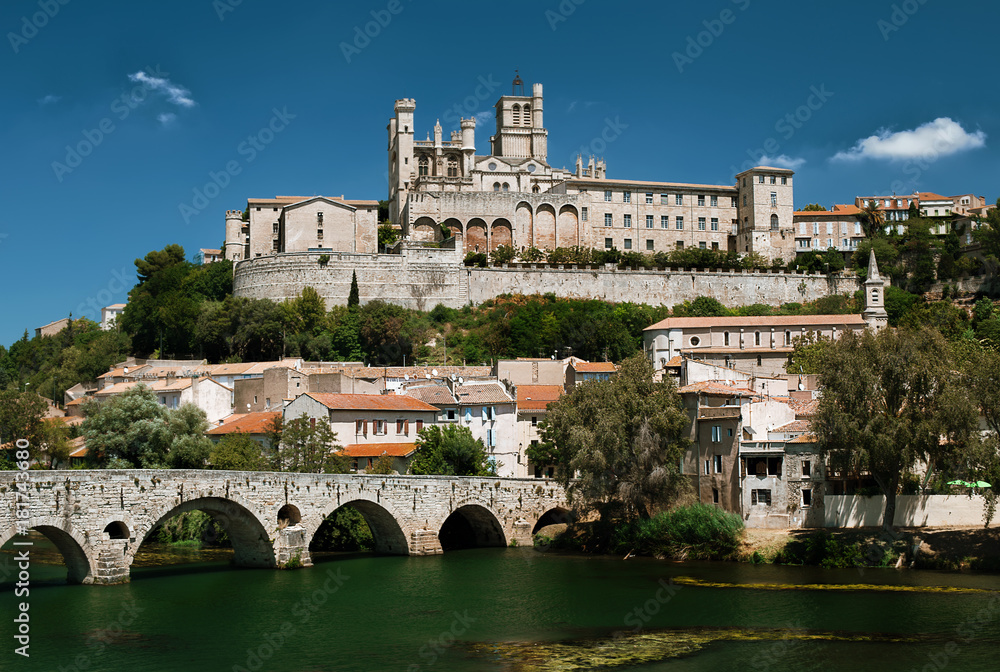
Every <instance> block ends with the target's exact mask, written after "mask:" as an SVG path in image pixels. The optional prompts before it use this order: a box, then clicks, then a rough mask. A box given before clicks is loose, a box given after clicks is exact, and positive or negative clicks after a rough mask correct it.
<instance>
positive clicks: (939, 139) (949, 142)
mask: <svg viewBox="0 0 1000 672" xmlns="http://www.w3.org/2000/svg"><path fill="white" fill-rule="evenodd" d="M984 146H986V134H985V133H983V132H982V131H976V132H975V133H969V132H967V131H966V130H965V129H964V128H962V126H961V124H959V123H958V122H956V121H954V120H952V119H950V118H948V117H940V118H938V119H935V120H934V121H931V122H928V123H926V124H922V125H920V126H918V127H916V128H915V129H913V130H911V131H898V132H896V133H892V132H890V131H889V129H887V128H882V129H879V131H878V133H876V134H875V135H873V136H870V137H867V138H862V139H861V140H858V142H857V144H855V145H854V147H852V148H851V149H849V150H848V151H846V152H837V154H835V155H834V157H833V160H834V161H859V160H861V159H884V160H888V161H903V160H907V159H918V158H920V159H924V160H925V161H933V160H935V159H937V158H940V157H942V156H948V155H949V154H956V153H958V152H964V151H966V150H969V149H978V148H979V147H984Z"/></svg>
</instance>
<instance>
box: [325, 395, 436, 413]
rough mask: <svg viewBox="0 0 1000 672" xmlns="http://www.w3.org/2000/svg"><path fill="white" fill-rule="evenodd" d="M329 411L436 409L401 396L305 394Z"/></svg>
mask: <svg viewBox="0 0 1000 672" xmlns="http://www.w3.org/2000/svg"><path fill="white" fill-rule="evenodd" d="M306 396H308V397H311V398H313V399H315V400H316V401H318V402H319V403H321V404H323V405H324V406H326V407H327V408H329V409H331V410H337V411H431V412H434V413H437V409H436V408H434V407H433V406H431V405H430V404H427V403H424V402H422V401H420V400H419V399H414V398H413V397H408V396H406V395H402V394H326V393H316V392H307V393H306Z"/></svg>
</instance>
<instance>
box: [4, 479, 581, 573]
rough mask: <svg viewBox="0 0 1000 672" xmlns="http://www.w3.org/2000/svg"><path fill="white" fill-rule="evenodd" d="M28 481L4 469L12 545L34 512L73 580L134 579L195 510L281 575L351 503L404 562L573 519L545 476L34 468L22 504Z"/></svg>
mask: <svg viewBox="0 0 1000 672" xmlns="http://www.w3.org/2000/svg"><path fill="white" fill-rule="evenodd" d="M17 473H18V472H0V501H3V505H0V509H2V510H0V545H3V544H6V543H7V542H8V541H10V540H11V539H13V538H15V537H16V536H17V531H18V524H17V523H18V521H17V517H18V514H21V515H22V517H23V515H24V514H25V513H27V515H28V524H27V527H30V528H32V529H34V530H36V531H38V532H40V533H42V534H44V535H45V536H46V537H48V538H49V539H50V540H51V541H52V542H53V543H54V544H55V545H56V546H57V547H58V549H59V550H60V552H61V553H62V555H63V558H64V559H65V562H66V566H67V569H68V570H69V581H70V582H73V583H96V584H117V583H125V582H127V581H128V580H129V569H130V566H131V564H132V559H133V558H134V557H135V554H136V552H137V551H138V550H139V547H140V546H141V545H142V543H143V541H144V540H145V539H146V537H147V536H148V535H149V534H150V532H152V531H153V530H154V529H155V528H156V527H157V526H158V525H159V524H160V523H162V522H164V521H166V520H167V519H169V518H171V517H173V516H175V515H177V514H179V513H183V512H185V511H194V510H198V511H204V512H206V513H208V514H210V515H212V516H213V517H214V518H215V520H216V521H217V522H219V523H220V524H221V526H222V527H223V528H224V529H225V530H226V532H227V533H228V536H229V538H230V540H231V541H232V545H233V550H234V563H235V564H236V565H238V566H242V567H272V568H275V567H288V566H291V567H295V566H298V565H302V566H305V567H308V566H311V565H312V561H311V559H310V556H309V544H310V542H311V541H312V539H313V536H314V535H315V534H316V531H317V530H318V529H319V527H320V525H321V524H322V523H323V521H324V519H325V518H326V517H327V516H328V515H330V514H331V513H333V512H334V511H336V510H337V509H339V508H340V507H342V506H350V507H353V508H354V509H356V510H357V511H358V512H360V513H361V515H362V516H364V519H365V520H366V521H367V522H368V526H369V527H370V528H371V532H372V536H373V538H374V540H375V551H376V552H377V553H384V554H397V555H433V554H437V553H442V552H444V551H446V550H450V548H453V547H462V546H470V545H471V546H507V545H509V544H511V543H512V542H517V543H518V544H530V543H531V536H532V534H533V532H534V531H535V530H536V529H538V528H539V527H542V526H544V525H547V524H549V523H550V522H561V521H562V520H563V519H564V518H565V516H566V515H567V513H568V510H567V504H566V495H565V492H564V490H563V488H562V487H561V486H559V485H558V484H557V483H555V482H554V481H550V480H540V479H508V478H468V477H453V476H376V475H347V474H295V473H264V472H235V471H207V470H206V471H196V470H190V471H188V470H100V471H82V470H72V471H30V472H27V473H28V476H29V477H30V488H29V490H28V491H27V496H28V498H27V500H26V502H24V503H22V504H17V503H16V502H15V500H16V497H15V496H14V492H15V489H16V485H15V478H16V476H17ZM22 492H23V491H22ZM24 504H26V508H25V506H24ZM458 544H460V545H458Z"/></svg>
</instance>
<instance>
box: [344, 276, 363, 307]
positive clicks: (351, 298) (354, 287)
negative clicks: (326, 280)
mask: <svg viewBox="0 0 1000 672" xmlns="http://www.w3.org/2000/svg"><path fill="white" fill-rule="evenodd" d="M360 303H361V295H360V293H359V292H358V274H357V271H352V272H351V293H350V294H348V295H347V307H348V308H351V307H353V306H357V305H359V304H360Z"/></svg>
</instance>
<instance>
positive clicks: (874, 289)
mask: <svg viewBox="0 0 1000 672" xmlns="http://www.w3.org/2000/svg"><path fill="white" fill-rule="evenodd" d="M876 303H878V287H872V305H874V304H876Z"/></svg>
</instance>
